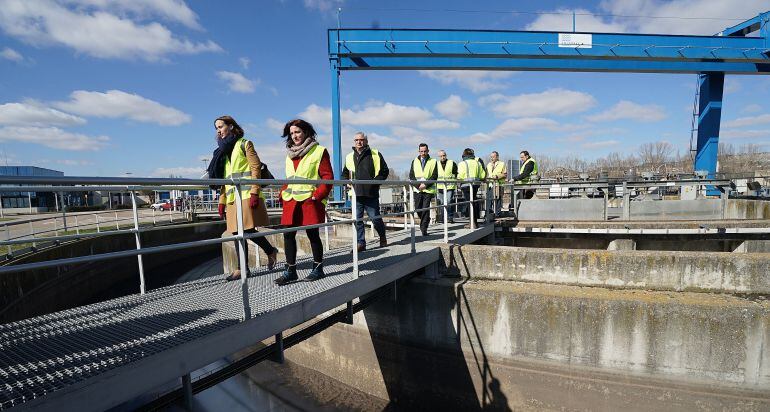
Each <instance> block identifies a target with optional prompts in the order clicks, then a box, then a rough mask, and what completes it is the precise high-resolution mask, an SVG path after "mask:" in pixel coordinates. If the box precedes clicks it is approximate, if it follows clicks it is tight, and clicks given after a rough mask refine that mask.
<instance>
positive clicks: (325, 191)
mask: <svg viewBox="0 0 770 412" xmlns="http://www.w3.org/2000/svg"><path fill="white" fill-rule="evenodd" d="M300 160H302V158H301V157H298V158H296V159H292V161H293V162H294V168H295V169H296V168H297V166H298V165H299V162H300ZM318 175H319V176H320V177H321V179H324V180H332V179H334V171H333V169H332V162H331V160H330V158H329V152H328V151H326V150H325V149H324V153H323V155H322V157H321V163H320V164H319V165H318ZM286 186H287V185H283V187H281V192H283V190H284V189H286ZM331 191H332V185H326V184H323V185H318V187H316V189H315V191H314V192H313V197H315V199H316V200H312V198H311V199H307V200H303V201H301V202H297V201H296V200H288V201H284V202H283V213H282V214H281V224H282V225H284V226H304V225H315V224H318V223H323V222H324V220H325V217H326V205H324V204H323V202H321V201H322V200H324V199H326V198H327V197H328V196H329V193H330V192H331Z"/></svg>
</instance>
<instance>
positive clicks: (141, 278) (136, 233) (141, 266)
mask: <svg viewBox="0 0 770 412" xmlns="http://www.w3.org/2000/svg"><path fill="white" fill-rule="evenodd" d="M131 208H132V209H133V211H134V238H135V239H136V250H142V240H141V238H140V236H139V213H138V212H137V210H136V193H135V192H134V191H133V190H132V191H131ZM136 259H137V262H138V264H139V293H141V294H142V295H144V292H145V290H146V286H145V283H144V263H143V262H142V255H136Z"/></svg>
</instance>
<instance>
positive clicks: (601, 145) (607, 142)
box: [580, 140, 620, 149]
mask: <svg viewBox="0 0 770 412" xmlns="http://www.w3.org/2000/svg"><path fill="white" fill-rule="evenodd" d="M619 144H620V142H619V141H617V140H601V141H598V142H588V143H583V144H581V145H580V147H582V148H583V149H602V148H605V147H612V146H617V145H619Z"/></svg>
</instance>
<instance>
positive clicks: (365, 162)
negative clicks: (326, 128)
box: [342, 132, 390, 252]
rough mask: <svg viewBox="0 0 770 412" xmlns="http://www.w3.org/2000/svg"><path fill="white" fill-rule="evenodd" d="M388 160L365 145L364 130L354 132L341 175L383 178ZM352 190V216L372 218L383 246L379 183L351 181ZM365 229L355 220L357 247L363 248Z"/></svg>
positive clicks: (384, 239) (385, 174)
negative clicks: (353, 210)
mask: <svg viewBox="0 0 770 412" xmlns="http://www.w3.org/2000/svg"><path fill="white" fill-rule="evenodd" d="M389 173H390V170H388V164H387V163H385V158H383V157H382V154H381V153H380V152H379V151H378V150H377V149H372V148H370V147H369V138H368V137H367V136H366V133H364V132H358V133H356V134H355V135H354V136H353V151H352V152H351V153H348V155H347V157H345V167H344V168H343V169H342V178H343V179H350V180H385V179H387V178H388V174H389ZM353 189H354V190H355V191H356V219H362V218H363V217H364V210H366V214H367V215H368V216H369V217H370V218H372V219H373V220H372V223H373V224H374V230H376V231H377V234H378V235H379V236H380V247H384V246H387V244H388V241H387V238H386V236H385V224H384V223H383V222H382V216H381V215H380V185H371V184H354V185H353ZM365 233H366V231H365V230H364V222H356V235H357V238H358V239H357V243H358V251H359V252H363V251H364V250H366V237H365Z"/></svg>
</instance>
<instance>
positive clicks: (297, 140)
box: [275, 119, 334, 285]
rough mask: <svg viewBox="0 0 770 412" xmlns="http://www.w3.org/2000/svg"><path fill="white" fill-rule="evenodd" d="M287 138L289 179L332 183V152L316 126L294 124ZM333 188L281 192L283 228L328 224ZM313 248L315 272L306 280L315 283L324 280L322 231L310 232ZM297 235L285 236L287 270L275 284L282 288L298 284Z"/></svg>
mask: <svg viewBox="0 0 770 412" xmlns="http://www.w3.org/2000/svg"><path fill="white" fill-rule="evenodd" d="M283 137H285V138H286V152H287V153H286V178H287V179H292V178H296V179H305V180H318V179H323V180H332V179H334V172H333V171H332V163H331V160H330V159H329V152H328V151H327V150H326V148H325V147H323V146H321V145H319V144H318V142H317V141H316V139H315V138H316V132H315V129H313V125H311V124H310V123H308V122H306V121H304V120H302V119H295V120H291V121H289V122H288V123H286V125H285V126H284V127H283ZM331 189H332V185H327V184H319V185H310V184H302V183H298V184H290V185H284V186H283V187H282V188H281V200H282V201H283V214H282V215H281V224H282V225H284V226H286V227H298V226H305V225H315V224H319V223H323V222H324V220H325V219H324V217H325V216H326V198H327V197H328V196H329V193H330V192H331ZM305 233H307V237H308V239H310V248H311V249H312V250H313V268H312V270H311V271H310V275H308V277H307V278H306V279H305V280H307V281H313V280H316V279H320V278H322V277H324V272H323V244H322V243H321V236H320V234H319V231H318V228H315V229H307V230H305ZM296 235H297V232H287V233H284V234H283V243H284V250H285V252H286V270H284V272H283V275H281V277H279V278H278V279H276V280H275V282H276V283H277V284H279V285H285V284H287V283H290V282H293V281H295V280H297V239H296Z"/></svg>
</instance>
